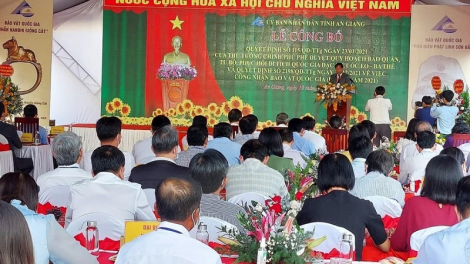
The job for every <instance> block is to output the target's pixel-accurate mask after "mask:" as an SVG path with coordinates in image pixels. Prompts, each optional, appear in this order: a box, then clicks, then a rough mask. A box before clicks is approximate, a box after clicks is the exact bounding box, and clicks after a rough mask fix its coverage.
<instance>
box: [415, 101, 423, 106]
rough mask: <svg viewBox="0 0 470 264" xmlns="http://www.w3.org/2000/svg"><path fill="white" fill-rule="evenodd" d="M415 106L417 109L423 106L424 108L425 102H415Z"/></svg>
mask: <svg viewBox="0 0 470 264" xmlns="http://www.w3.org/2000/svg"><path fill="white" fill-rule="evenodd" d="M415 105H416V106H417V107H422V106H423V102H421V101H416V102H415Z"/></svg>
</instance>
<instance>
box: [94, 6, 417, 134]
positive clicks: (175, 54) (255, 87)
mask: <svg viewBox="0 0 470 264" xmlns="http://www.w3.org/2000/svg"><path fill="white" fill-rule="evenodd" d="M104 9H105V11H104V19H103V20H104V21H103V22H104V36H103V47H104V50H103V87H102V103H103V104H102V105H103V106H102V107H103V108H102V109H103V110H102V112H103V114H108V115H109V114H112V115H117V116H120V117H122V119H123V121H124V123H127V124H148V123H150V121H151V118H152V116H155V115H157V114H166V115H168V116H169V117H170V118H171V119H172V122H173V123H174V124H176V125H189V124H190V123H191V120H192V117H193V116H195V115H198V114H202V115H206V116H207V117H208V118H209V123H210V125H213V124H215V123H217V122H218V121H224V120H227V117H226V115H227V113H228V111H229V110H230V109H231V108H239V109H241V110H242V111H243V113H244V114H248V113H254V114H256V115H257V116H258V117H259V119H260V120H261V121H262V122H260V127H265V126H269V125H271V124H272V123H273V122H272V121H270V120H273V119H274V118H275V116H276V114H277V113H279V112H281V111H284V112H287V113H288V114H289V115H290V116H292V117H293V116H302V115H305V114H309V115H314V116H316V117H317V120H319V121H322V120H323V118H325V116H326V111H325V108H324V107H323V106H322V105H321V104H315V103H314V101H315V92H314V90H315V87H316V86H317V84H319V83H325V82H327V80H328V78H329V76H330V75H331V74H332V73H333V72H334V64H335V63H337V62H342V63H343V64H344V65H345V72H347V73H349V74H350V75H351V77H352V78H353V79H354V81H355V83H356V86H357V90H358V92H359V93H358V94H357V95H356V96H355V97H354V99H353V107H352V112H351V118H352V122H353V123H354V122H358V121H361V120H362V119H365V118H366V113H364V112H363V111H364V105H365V103H366V101H367V99H369V98H371V96H372V94H373V90H374V89H375V87H376V86H378V85H383V86H385V87H386V89H387V96H388V97H390V98H391V99H392V101H393V102H394V110H393V112H392V116H393V117H394V118H393V120H392V123H393V126H394V128H395V129H403V128H404V127H405V126H406V124H405V121H404V120H406V107H405V105H406V98H407V83H408V57H409V40H410V9H411V2H410V1H388V0H382V1H371V0H364V1H338V0H337V1H324V0H295V1H288V0H266V1H264V0H192V1H191V0H148V1H147V0H105V1H104ZM164 62H165V64H163V65H162V63H164ZM196 71H197V73H196ZM175 78H177V79H179V80H173V79H175Z"/></svg>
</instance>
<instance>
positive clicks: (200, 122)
mask: <svg viewBox="0 0 470 264" xmlns="http://www.w3.org/2000/svg"><path fill="white" fill-rule="evenodd" d="M192 126H203V127H206V129H207V118H206V117H205V116H202V115H198V116H195V117H194V118H193V123H192ZM213 139H214V137H212V136H211V135H208V137H207V140H213ZM181 145H183V150H187V149H188V147H189V146H190V145H188V135H187V134H186V135H185V136H184V137H183V138H182V139H181ZM188 164H189V161H188Z"/></svg>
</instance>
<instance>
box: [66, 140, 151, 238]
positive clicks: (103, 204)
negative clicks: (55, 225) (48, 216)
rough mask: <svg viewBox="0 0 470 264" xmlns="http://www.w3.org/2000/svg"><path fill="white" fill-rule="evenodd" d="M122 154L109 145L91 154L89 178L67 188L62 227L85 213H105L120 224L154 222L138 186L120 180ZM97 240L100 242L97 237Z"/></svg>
mask: <svg viewBox="0 0 470 264" xmlns="http://www.w3.org/2000/svg"><path fill="white" fill-rule="evenodd" d="M124 163H125V160H124V154H122V152H121V151H120V150H119V149H118V148H116V147H114V146H109V145H104V146H101V147H99V148H97V149H95V150H94V151H93V154H92V155H91V164H92V173H93V179H91V180H83V181H80V182H77V183H75V184H74V185H72V186H70V203H69V205H68V206H67V213H66V214H65V227H66V228H67V227H68V226H69V224H70V223H71V222H73V221H75V220H76V219H78V218H80V217H81V216H84V215H86V214H89V213H98V212H99V213H103V214H107V215H109V216H111V217H113V218H114V219H117V220H118V221H120V222H121V223H122V226H120V227H119V230H116V232H119V233H120V234H124V223H125V221H126V220H142V221H150V220H156V218H155V215H154V213H153V212H152V209H151V207H150V206H149V203H148V201H147V196H145V193H144V192H143V191H142V188H141V187H140V184H136V183H132V182H128V181H124V180H123V179H124ZM100 239H104V237H103V238H101V237H100Z"/></svg>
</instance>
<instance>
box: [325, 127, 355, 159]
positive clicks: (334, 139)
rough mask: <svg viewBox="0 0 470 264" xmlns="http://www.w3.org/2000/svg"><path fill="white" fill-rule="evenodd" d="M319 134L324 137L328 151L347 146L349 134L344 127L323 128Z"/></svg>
mask: <svg viewBox="0 0 470 264" xmlns="http://www.w3.org/2000/svg"><path fill="white" fill-rule="evenodd" d="M321 135H322V137H323V138H325V143H326V149H328V151H329V152H330V153H334V152H336V151H339V150H346V149H347V148H348V137H349V135H348V130H346V129H332V128H324V129H322V131H321Z"/></svg>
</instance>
